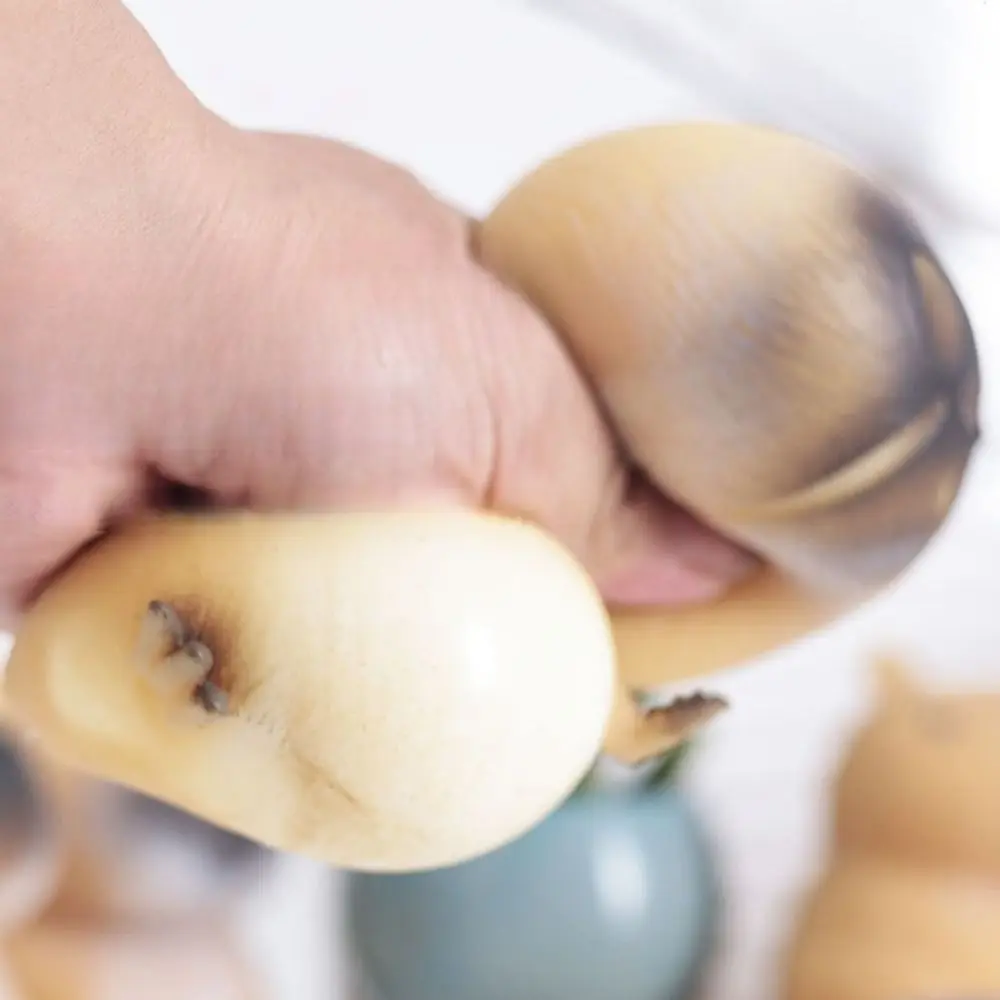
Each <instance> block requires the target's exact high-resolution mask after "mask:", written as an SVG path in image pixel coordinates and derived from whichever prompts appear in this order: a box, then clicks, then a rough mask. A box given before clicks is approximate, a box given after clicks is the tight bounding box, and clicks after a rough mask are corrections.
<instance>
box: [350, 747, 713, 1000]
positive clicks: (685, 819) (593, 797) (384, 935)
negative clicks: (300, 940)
mask: <svg viewBox="0 0 1000 1000" xmlns="http://www.w3.org/2000/svg"><path fill="white" fill-rule="evenodd" d="M686 748H687V744H685V745H684V747H682V748H681V749H680V750H676V751H674V752H673V753H671V754H668V755H667V756H666V757H664V758H662V759H661V760H660V761H658V762H657V763H656V764H655V765H654V766H653V767H651V768H644V769H640V770H635V771H632V770H630V771H628V772H626V773H627V777H621V776H620V775H619V777H618V778H617V779H616V778H615V777H614V774H610V775H609V773H608V771H607V769H606V767H605V765H606V766H607V767H610V768H615V767H617V765H613V764H610V763H609V762H604V761H602V762H599V763H598V765H597V766H596V767H595V769H594V770H593V771H592V772H591V774H590V775H589V776H588V778H587V779H586V780H585V781H584V782H583V784H582V785H581V786H580V787H579V788H578V789H577V791H576V792H575V793H574V795H573V796H572V797H571V798H570V799H569V800H568V801H567V802H565V803H564V804H563V806H562V807H561V808H560V809H558V810H557V811H556V812H555V813H553V814H552V815H551V816H549V818H548V819H546V820H545V821H543V822H542V823H541V824H540V825H539V826H537V827H535V828H534V829H533V830H531V831H530V832H529V833H527V834H526V835H524V836H523V837H521V838H520V839H518V840H516V841H514V842H513V843H511V844H508V845H507V846H505V847H503V848H500V849H499V850H497V851H494V852H492V853H490V854H487V855H485V856H483V857H480V858H478V859H476V860H474V861H471V862H467V863H465V864H460V865H457V866H453V867H450V868H444V869H438V870H436V871H431V872H422V873H418V874H402V875H397V874H389V875H377V874H356V875H352V876H351V877H350V879H349V882H348V926H349V931H350V935H351V938H352V944H353V945H354V948H355V953H356V955H357V960H358V965H359V968H358V975H359V979H360V980H361V983H360V985H361V987H362V989H363V990H364V991H365V996H366V998H368V997H371V1000H511V998H514V997H518V998H524V1000H566V998H569V997H572V998H573V1000H608V998H609V997H613V998H614V1000H681V998H683V997H688V996H690V995H691V994H692V991H693V990H694V988H695V986H696V984H697V982H698V980H699V978H700V973H701V972H702V969H703V967H704V965H705V964H706V961H707V959H708V957H709V956H710V954H711V951H712V947H713V944H714V940H715V931H716V927H717V920H718V912H719V896H718V893H717V886H716V879H715V872H714V867H713V863H712V854H711V850H710V846H709V843H708V840H707V837H706V834H705V831H704V830H703V828H702V824H701V822H700V820H699V818H698V816H697V814H696V813H695V811H694V810H693V808H692V806H691V805H690V804H689V802H688V800H687V798H686V796H685V794H684V793H683V791H682V790H681V789H680V788H679V787H678V785H677V784H676V781H675V778H676V774H677V769H678V767H679V765H680V763H681V760H682V758H683V756H684V752H685V750H686ZM637 775H638V777H637Z"/></svg>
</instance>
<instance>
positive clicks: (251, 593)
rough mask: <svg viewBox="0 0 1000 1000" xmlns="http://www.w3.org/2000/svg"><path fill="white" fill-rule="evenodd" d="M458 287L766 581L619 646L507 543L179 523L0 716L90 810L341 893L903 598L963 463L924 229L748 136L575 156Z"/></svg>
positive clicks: (527, 541)
mask: <svg viewBox="0 0 1000 1000" xmlns="http://www.w3.org/2000/svg"><path fill="white" fill-rule="evenodd" d="M475 252H476V253H477V254H478V255H479V256H480V257H481V259H482V261H483V262H484V263H485V265H486V266H488V267H489V268H491V269H492V270H493V271H494V272H495V273H496V274H497V275H498V276H499V277H500V278H501V279H502V280H503V281H505V282H506V283H508V284H509V285H510V286H512V287H513V288H514V289H516V290H517V291H519V292H520V293H521V294H523V295H524V296H525V297H527V298H528V299H529V300H531V301H532V302H533V303H534V304H535V305H536V306H537V308H538V309H539V310H540V311H541V312H542V313H543V314H544V315H545V316H546V317H547V318H548V319H549V320H550V321H551V323H552V325H553V326H554V328H555V329H556V330H557V331H558V332H559V333H560V334H561V335H562V337H563V338H564V339H565V343H566V345H567V348H568V350H569V351H570V352H571V353H572V354H573V356H574V357H575V358H576V359H577V361H578V363H579V366H580V368H581V371H582V373H583V374H584V375H585V376H586V377H587V378H588V380H589V381H590V384H591V385H592V386H593V389H594V392H595V393H596V395H597V396H598V397H599V399H600V401H601V403H602V404H603V407H604V409H605V411H606V412H607V415H608V418H609V420H610V421H611V423H612V424H613V425H614V428H615V430H616V431H617V432H618V434H619V436H620V439H621V442H622V446H623V448H625V449H626V450H627V451H628V453H629V454H630V455H631V456H632V457H633V458H634V461H635V463H636V466H637V467H638V468H639V469H640V470H641V472H642V473H643V474H644V475H645V476H647V477H648V478H649V479H650V480H651V481H652V482H653V483H654V484H655V485H656V486H658V487H659V488H661V489H662V490H663V491H664V492H665V493H667V494H669V495H670V496H671V497H672V498H673V499H675V500H676V501H678V502H679V503H680V504H681V505H682V506H684V507H686V508H687V509H688V510H690V511H691V512H693V514H695V515H696V516H697V517H698V518H700V519H701V520H702V521H703V522H704V523H705V524H707V525H708V526H710V527H711V528H713V529H715V530H716V531H717V532H720V533H722V534H724V535H726V536H728V537H730V538H731V539H733V540H735V541H737V542H738V543H740V544H741V545H743V546H744V547H746V548H747V549H750V550H752V551H753V552H755V553H756V554H757V555H759V557H760V571H759V572H758V573H757V574H756V575H754V576H753V577H752V578H751V579H749V580H748V581H746V582H744V583H743V584H742V585H741V586H739V587H737V588H736V589H735V590H734V591H733V592H732V593H731V594H730V595H729V596H728V597H727V598H726V599H725V600H722V601H720V602H718V603H716V604H714V605H712V606H706V607H698V608H688V609H685V610H683V611H681V610H678V611H676V612H672V613H669V614H667V613H664V614H654V613H644V614H625V613H617V612H616V611H615V609H610V610H609V609H608V608H606V607H605V605H604V603H603V601H602V600H601V598H600V595H599V594H598V593H597V591H596V589H595V588H594V586H593V585H592V582H591V581H590V579H589V578H588V577H587V575H586V574H585V572H584V571H583V569H582V568H581V566H580V565H579V564H578V563H577V561H576V560H575V559H574V558H573V557H572V556H571V555H570V554H569V553H567V552H566V551H564V550H563V548H562V547H561V546H560V545H558V544H557V543H556V542H555V541H554V540H553V539H551V538H549V537H548V536H546V535H545V534H544V533H542V532H541V531H539V530H537V529H536V528H534V527H532V526H531V525H529V524H526V523H522V522H521V521H518V520H516V519H514V518H507V517H503V516H499V515H497V514H488V513H485V512H480V511H471V510H434V511H410V512H400V511H380V512H361V511H359V512H353V513H352V512H339V513H322V512H315V513H309V514H305V513H303V514H281V513H268V514H262V513H245V512H232V513H217V514H207V513H205V514H197V513H188V514H183V515H180V514H179V515H177V516H173V517H166V518H163V519H158V520H151V521H147V522H145V523H138V524H133V525H131V526H129V527H127V528H125V529H124V530H122V531H121V532H119V533H116V534H114V535H112V536H111V537H109V538H107V539H105V540H103V541H101V542H100V543H98V544H97V545H95V546H94V547H92V548H91V549H90V550H89V551H88V552H86V553H85V554H84V555H83V556H82V557H80V558H79V559H78V560H76V561H75V562H74V563H73V564H72V565H71V566H70V567H68V568H67V569H66V571H65V572H63V573H62V574H61V575H60V576H59V577H58V578H57V579H56V580H55V581H54V582H53V583H52V585H51V586H50V587H49V588H48V590H47V591H46V592H44V593H43V594H42V595H41V597H40V598H39V600H38V601H37V603H35V605H34V606H33V608H32V609H31V611H30V613H29V615H28V617H27V619H26V621H25V622H24V625H23V628H22V629H21V631H20V633H19V635H18V639H17V644H16V646H15V648H14V651H13V656H12V658H11V661H10V665H9V669H8V675H7V684H6V689H7V694H8V696H9V698H10V701H11V706H12V709H13V711H14V713H15V714H16V716H17V718H18V719H19V721H20V723H21V724H22V725H24V726H26V727H29V728H31V729H33V730H35V731H37V732H38V733H39V734H42V735H43V736H44V739H45V741H46V743H47V745H49V746H50V747H51V748H52V749H53V751H54V752H56V753H58V754H61V755H63V756H65V757H67V758H71V759H72V760H74V761H75V762H77V763H78V764H79V765H80V766H82V767H83V768H86V769H87V770H89V771H90V772H92V773H93V774H95V775H97V776H100V777H103V778H108V779H111V780H114V781H118V782H122V783H124V784H126V785H130V786H132V787H134V788H136V789H139V790H142V791H144V792H147V793H149V794H151V795H153V796H156V797H159V798H162V799H164V800H165V801H168V802H172V803H174V804H177V805H180V806H183V807H184V808H186V809H188V810H189V811H191V812H193V813H195V814H197V815H200V816H203V817H205V818H207V819H209V820H211V821H213V822H215V823H218V824H220V825H222V826H225V827H228V828H230V829H232V830H235V831H239V832H242V833H245V834H247V835H249V836H252V837H254V838H256V839H258V840H260V841H262V842H264V843H267V844H269V845H271V846H275V847H278V848H282V849H285V850H291V851H297V852H302V853H305V854H308V855H311V856H313V857H316V858H320V859H323V860H326V861H329V862H333V863H335V864H338V865H341V866H344V867H350V868H358V869H367V870H412V869H420V868H427V867H433V866H438V865H443V864H448V863H453V862H457V861H460V860H463V859H466V858H470V857H473V856H475V855H477V854H481V853H483V852H485V851H487V850H489V849H492V848H494V847H497V846H499V845H500V844H502V843H504V842H506V841H509V840H511V839H512V838H514V837H516V836H518V835H519V834H521V833H523V832H524V831H525V830H526V829H528V828H529V827H531V826H532V825H533V824H535V823H536V822H537V821H538V820H540V819H541V818H542V817H543V816H544V815H546V814H547V813H548V812H550V811H551V810H552V809H553V808H554V807H555V806H556V805H557V804H558V803H559V802H560V801H562V799H563V798H564V797H565V796H566V795H567V794H568V793H569V792H570V790H571V789H572V788H573V787H574V785H575V784H576V782H577V781H578V780H579V779H580V777H581V776H582V775H583V774H584V773H585V772H586V771H587V769H588V768H589V767H590V765H591V763H592V762H593V760H594V758H595V756H596V755H597V754H598V753H599V751H601V750H602V749H603V750H605V751H607V752H608V753H610V754H612V755H613V756H615V757H618V758H620V759H622V760H625V761H640V760H642V759H644V758H646V757H650V756H653V755H655V754H658V753H660V752H662V751H664V750H666V749H668V748H669V747H670V746H672V745H673V744H674V743H676V742H677V741H678V740H679V739H682V738H684V737H685V736H687V735H689V734H690V732H691V730H692V729H693V728H695V727H696V726H697V725H699V724H701V723H703V722H704V721H705V720H706V719H707V718H709V717H710V716H711V715H712V714H713V713H714V712H715V711H717V710H718V708H719V706H720V702H719V701H718V700H717V699H714V698H713V697H712V696H711V695H710V694H709V695H701V694H695V695H693V696H691V697H689V698H685V699H681V700H680V701H679V702H677V703H676V704H674V705H668V706H663V707H660V708H657V709H654V710H652V711H648V712H647V711H645V710H643V709H640V707H638V703H637V701H635V700H633V696H634V695H636V694H637V693H639V692H642V691H644V690H647V689H649V688H652V687H655V686H657V685H660V684H662V683H665V682H668V681H671V682H676V681H683V680H687V679H691V678H697V677H700V676H703V675H705V674H708V673H710V672H712V671H714V670H717V669H720V668H723V667H728V666H733V665H735V664H737V663H740V662H742V661H744V660H746V659H748V658H750V657H753V656H755V655H757V654H760V653H763V652H766V651H767V650H769V649H773V648H775V647H777V646H780V645H782V644H784V643H787V642H790V641H792V640H793V639H795V638H797V637H798V636H801V635H802V634H804V633H806V632H808V631H810V630H812V629H815V628H817V627H820V626H821V625H823V624H825V623H827V622H829V621H831V620H833V619H835V618H836V617H838V616H839V615H841V614H843V613H845V612H846V611H847V610H849V609H851V608H853V607H856V606H857V605H858V604H859V603H860V602H863V601H865V600H866V599H868V598H869V597H870V596H871V595H872V594H874V593H877V592H879V591H880V590H882V589H883V588H885V587H886V586H887V585H889V584H890V583H891V582H892V581H894V580H895V579H896V578H897V577H898V576H899V575H900V574H901V573H902V572H903V571H904V570H905V569H906V568H907V567H908V566H909V565H910V564H911V563H912V561H913V560H914V559H915V558H916V557H917V556H918V555H919V554H920V552H921V551H922V550H923V549H924V547H925V546H926V544H927V542H928V541H929V540H930V539H931V538H932V537H933V536H934V535H935V533H936V532H937V530H938V528H939V527H940V525H941V524H942V522H943V521H944V520H945V518H946V516H947V515H948V513H949V511H950V510H951V508H952V505H953V502H954V500H955V498H956V495H957V494H958V492H959V490H960V487H961V484H962V481H963V476H964V473H965V469H966V465H967V462H968V460H969V457H970V454H971V452H972V449H973V446H974V443H975V442H976V440H977V437H978V433H979V432H978V419H977V410H978V394H979V373H978V365H977V360H976V351H975V346H974V343H973V337H972V332H971V330H970V325H969V321H968V318H967V316H966V313H965V311H964V309H963V307H962V304H961V302H960V301H959V298H958V296H957V295H956V292H955V290H954V289H953V287H952V284H951V282H950V281H949V279H948V277H947V275H946V274H945V271H944V270H943V268H942V266H941V264H940V263H939V262H938V260H937V258H936V257H935V255H934V252H933V251H932V249H931V248H930V247H929V246H928V245H927V243H926V241H925V240H924V238H923V236H922V235H921V233H920V231H919V229H918V228H917V226H916V225H915V223H914V222H913V221H912V220H911V219H910V218H909V217H908V215H907V214H906V212H905V211H904V210H903V209H902V208H901V207H900V206H899V205H897V204H896V203H895V202H894V201H893V200H892V199H891V198H890V197H889V196H888V195H886V194H885V193H884V192H882V191H880V190H879V189H878V188H876V187H875V186H874V185H873V184H871V183H869V182H868V181H867V180H865V179H864V178H863V177H862V176H860V175H859V174H857V173H855V172H854V171H853V170H852V169H851V168H850V167H849V166H848V165H846V164H845V163H843V162H841V161H840V160H839V159H837V158H836V157H834V156H832V155H831V154H829V153H828V152H826V151H825V150H823V149H821V148H817V147H816V146H814V145H812V144H810V143H808V142H805V141H802V140H800V139H798V138H794V137H790V136H787V135H783V134H780V133H777V132H773V131H768V130H763V129H758V128H751V127H747V126H738V125H721V124H707V123H702V124H697V123H696V124H690V125H673V126H665V127H649V128H643V129H638V130H633V131H628V132H622V133H618V134H614V135H610V136H607V137H604V138H600V139H597V140H595V141H593V142H589V143H586V144H584V145H582V146H580V147H578V148H576V149H573V150H570V151H569V152H567V153H566V154H564V155H562V156H559V157H557V158H555V159H554V160H552V161H551V162H549V163H546V164H543V165H542V166H541V167H540V168H539V169H538V170H537V171H536V172H535V173H533V174H532V175H530V176H529V177H527V178H526V179H525V180H524V181H522V182H521V183H520V184H519V185H517V186H516V187H515V188H514V189H513V190H512V191H511V192H510V193H509V194H508V195H507V197H505V198H504V199H503V200H502V201H501V202H500V204H499V205H498V206H497V207H496V209H495V210H494V211H493V212H492V213H491V214H490V215H489V216H488V217H487V218H486V219H485V220H483V221H482V223H481V225H479V226H478V227H477V230H476V233H475Z"/></svg>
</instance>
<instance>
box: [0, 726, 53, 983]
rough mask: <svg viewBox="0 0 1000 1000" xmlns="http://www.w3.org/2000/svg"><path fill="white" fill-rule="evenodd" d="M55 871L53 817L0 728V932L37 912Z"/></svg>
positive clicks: (46, 898)
mask: <svg viewBox="0 0 1000 1000" xmlns="http://www.w3.org/2000/svg"><path fill="white" fill-rule="evenodd" d="M60 871H61V851H60V849H59V839H58V836H57V824H56V822H55V817H54V815H53V813H52V810H51V808H50V806H49V804H48V803H47V802H46V801H45V800H44V798H43V796H42V795H41V793H40V791H39V789H38V788H37V786H36V783H35V781H34V780H33V776H32V774H31V772H30V771H29V769H28V767H27V766H26V764H25V762H24V760H23V759H22V756H21V754H20V753H19V752H18V748H17V746H16V744H15V743H14V741H13V739H12V738H10V737H9V736H8V735H6V734H5V733H4V731H3V730H2V728H0V935H2V934H4V933H5V932H6V931H7V930H8V929H10V928H12V927H17V926H19V925H21V924H23V923H25V922H26V921H28V920H30V919H31V918H33V917H34V916H36V915H37V914H38V913H39V912H41V910H42V909H43V908H44V907H45V905H46V904H47V903H48V901H49V900H50V899H51V898H52V896H53V894H54V893H55V889H56V885H57V882H58V880H59V877H60ZM3 996H4V994H3V991H2V990H0V1000H2V998H3Z"/></svg>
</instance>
